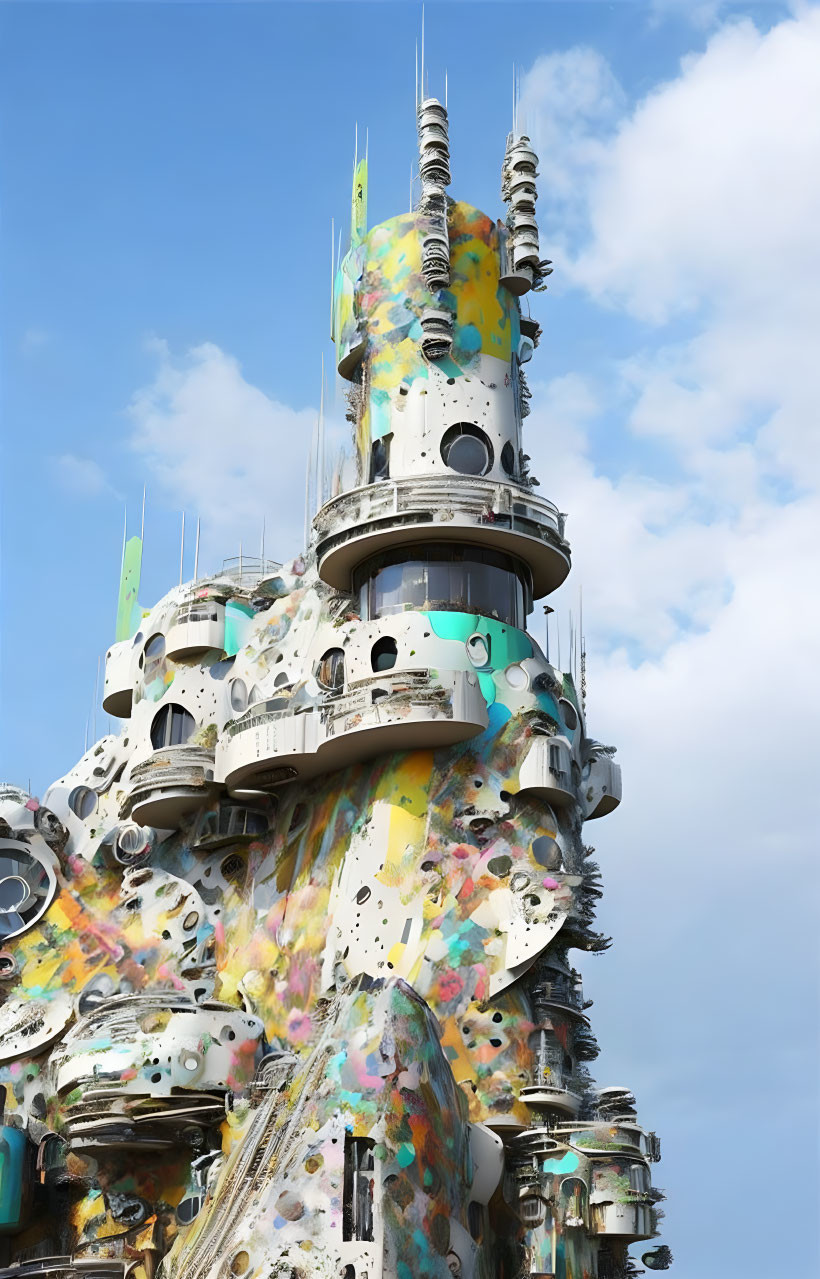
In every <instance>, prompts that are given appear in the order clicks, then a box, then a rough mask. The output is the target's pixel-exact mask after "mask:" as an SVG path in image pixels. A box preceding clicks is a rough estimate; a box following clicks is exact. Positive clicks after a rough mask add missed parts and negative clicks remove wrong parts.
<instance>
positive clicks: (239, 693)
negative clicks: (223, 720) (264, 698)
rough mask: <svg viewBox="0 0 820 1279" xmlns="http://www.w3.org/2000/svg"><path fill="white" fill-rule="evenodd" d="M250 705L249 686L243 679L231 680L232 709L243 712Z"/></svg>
mask: <svg viewBox="0 0 820 1279" xmlns="http://www.w3.org/2000/svg"><path fill="white" fill-rule="evenodd" d="M247 706H248V688H247V685H246V684H245V681H244V680H243V679H235V680H233V681H232V682H231V710H234V711H236V712H237V713H239V714H241V713H242V711H244V710H246V709H247Z"/></svg>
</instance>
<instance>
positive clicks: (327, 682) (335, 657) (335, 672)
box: [316, 648, 345, 693]
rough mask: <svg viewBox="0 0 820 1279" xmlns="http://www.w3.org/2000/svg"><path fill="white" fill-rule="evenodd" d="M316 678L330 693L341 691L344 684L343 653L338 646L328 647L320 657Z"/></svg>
mask: <svg viewBox="0 0 820 1279" xmlns="http://www.w3.org/2000/svg"><path fill="white" fill-rule="evenodd" d="M316 678H317V680H318V681H319V683H320V684H321V686H322V688H326V689H327V690H328V692H330V693H341V692H342V690H343V689H344V686H345V655H344V653H343V652H342V650H341V649H340V648H329V649H328V650H327V652H326V653H325V654H323V656H322V657H321V658H320V660H319V665H318V666H317V668H316Z"/></svg>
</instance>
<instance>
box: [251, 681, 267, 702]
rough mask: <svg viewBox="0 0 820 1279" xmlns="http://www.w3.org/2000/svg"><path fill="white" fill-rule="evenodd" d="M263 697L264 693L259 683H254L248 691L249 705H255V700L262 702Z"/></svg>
mask: <svg viewBox="0 0 820 1279" xmlns="http://www.w3.org/2000/svg"><path fill="white" fill-rule="evenodd" d="M263 697H264V694H263V692H262V690H261V688H260V687H259V685H258V684H254V686H253V688H252V689H251V691H250V692H249V693H248V705H249V706H253V705H254V703H255V702H261V701H262V699H263Z"/></svg>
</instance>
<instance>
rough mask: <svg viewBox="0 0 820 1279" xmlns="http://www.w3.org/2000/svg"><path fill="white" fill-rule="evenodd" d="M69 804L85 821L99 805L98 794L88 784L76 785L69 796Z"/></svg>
mask: <svg viewBox="0 0 820 1279" xmlns="http://www.w3.org/2000/svg"><path fill="white" fill-rule="evenodd" d="M68 806H69V808H70V809H71V811H72V813H75V814H76V816H77V817H79V818H80V820H81V821H85V819H86V817H90V816H91V814H92V813H93V812H94V809H95V808H96V807H97V796H96V795H95V794H94V792H93V790H89V789H88V787H87V786H75V787H74V789H73V791H72V792H71V794H70V795H69V797H68Z"/></svg>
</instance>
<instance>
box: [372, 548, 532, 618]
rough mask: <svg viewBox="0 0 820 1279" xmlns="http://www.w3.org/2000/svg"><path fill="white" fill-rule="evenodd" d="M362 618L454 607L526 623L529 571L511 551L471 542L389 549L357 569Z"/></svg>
mask: <svg viewBox="0 0 820 1279" xmlns="http://www.w3.org/2000/svg"><path fill="white" fill-rule="evenodd" d="M356 588H357V590H358V593H359V610H360V615H361V617H362V619H363V620H371V621H372V620H373V619H375V618H377V617H390V616H392V614H394V613H402V612H404V611H405V610H410V609H412V610H425V611H427V610H432V611H441V610H450V611H453V610H454V611H459V612H463V613H477V614H478V615H479V616H481V617H493V618H497V619H498V620H499V621H501V622H506V623H508V624H509V625H510V626H518V627H521V628H523V627H524V626H525V625H526V617H527V613H528V612H529V610H530V597H531V591H530V582H529V573H528V571H527V570H526V569H525V568H524V566H523V565H519V564H518V563H517V562H516V561H515V560H513V559H511V558H510V557H509V556H507V555H503V554H501V553H499V552H496V551H486V550H483V549H482V548H480V547H473V546H469V547H468V546H446V545H444V546H431V547H427V548H424V549H423V550H419V551H416V550H413V551H412V552H409V551H408V549H407V548H404V549H403V550H402V549H398V550H396V551H392V552H391V551H388V552H386V553H385V554H384V555H380V556H377V557H376V558H374V559H372V560H370V561H369V562H368V563H367V564H365V565H363V566H362V568H361V569H360V570H359V571H358V573H357V574H356Z"/></svg>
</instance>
